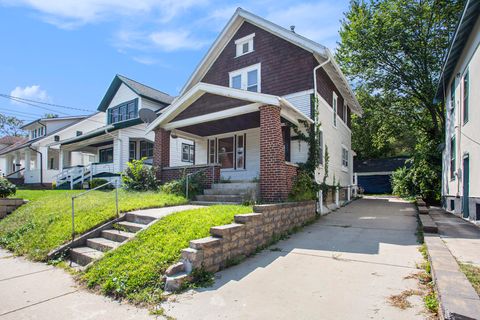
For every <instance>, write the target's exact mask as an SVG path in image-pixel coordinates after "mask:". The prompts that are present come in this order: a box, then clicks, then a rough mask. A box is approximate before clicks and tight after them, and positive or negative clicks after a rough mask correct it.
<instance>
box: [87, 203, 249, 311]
mask: <svg viewBox="0 0 480 320" xmlns="http://www.w3.org/2000/svg"><path fill="white" fill-rule="evenodd" d="M250 212H252V207H249V206H236V205H219V206H212V207H205V208H201V209H194V210H188V211H183V212H177V213H174V214H171V215H169V216H167V217H165V218H164V219H162V220H160V221H158V222H156V223H155V224H154V225H153V226H151V227H150V228H148V229H146V230H144V231H142V232H140V233H139V234H138V235H137V237H136V238H135V239H133V240H132V241H130V242H127V243H126V244H124V245H123V246H121V247H120V248H118V249H117V250H115V251H112V252H109V253H107V254H106V255H105V256H104V258H103V259H101V260H99V261H97V262H96V263H94V265H93V266H92V267H91V268H89V269H88V270H87V271H86V272H85V273H84V274H83V275H82V276H81V279H82V280H83V281H84V282H85V283H86V284H87V285H88V286H89V287H90V288H96V289H100V290H101V291H102V292H103V293H104V294H107V295H111V296H114V297H116V298H126V299H128V300H130V301H131V302H134V303H147V304H151V303H155V302H158V301H159V299H160V298H161V294H162V285H161V277H162V274H163V273H164V272H165V270H166V268H167V267H168V266H169V265H170V264H172V263H174V262H176V261H178V259H179V258H180V250H181V249H183V248H186V247H188V244H189V241H190V240H193V239H198V238H203V237H206V236H208V235H209V230H210V227H212V226H217V225H222V224H227V223H230V222H232V221H233V218H234V216H235V215H236V214H241V213H250Z"/></svg>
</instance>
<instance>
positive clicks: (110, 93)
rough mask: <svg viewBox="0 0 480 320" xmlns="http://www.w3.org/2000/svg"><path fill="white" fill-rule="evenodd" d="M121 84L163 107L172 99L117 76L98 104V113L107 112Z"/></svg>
mask: <svg viewBox="0 0 480 320" xmlns="http://www.w3.org/2000/svg"><path fill="white" fill-rule="evenodd" d="M122 83H123V84H125V85H126V86H127V87H128V88H130V89H131V90H132V91H133V92H135V93H136V94H138V95H139V96H140V97H143V98H147V99H150V100H153V101H156V102H160V103H162V104H165V105H169V104H170V103H172V101H173V97H172V96H170V95H168V94H166V93H165V92H162V91H159V90H157V89H154V88H152V87H149V86H147V85H144V84H142V83H140V82H137V81H135V80H132V79H129V78H127V77H125V76H122V75H119V74H117V75H115V77H114V78H113V80H112V83H111V84H110V87H108V90H107V93H106V94H105V96H104V97H103V99H102V101H101V102H100V105H99V106H98V111H105V110H107V108H108V105H109V104H110V102H111V101H112V99H113V97H114V96H115V94H116V93H117V90H118V88H120V85H121V84H122Z"/></svg>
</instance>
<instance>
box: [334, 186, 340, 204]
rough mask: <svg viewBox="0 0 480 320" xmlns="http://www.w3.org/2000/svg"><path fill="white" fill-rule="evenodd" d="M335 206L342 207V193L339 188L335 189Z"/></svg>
mask: <svg viewBox="0 0 480 320" xmlns="http://www.w3.org/2000/svg"><path fill="white" fill-rule="evenodd" d="M335 205H336V206H337V207H340V192H339V189H338V187H337V188H336V189H335Z"/></svg>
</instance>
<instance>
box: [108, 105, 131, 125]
mask: <svg viewBox="0 0 480 320" xmlns="http://www.w3.org/2000/svg"><path fill="white" fill-rule="evenodd" d="M135 118H138V99H134V100H131V101H127V102H125V103H122V104H119V105H118V106H115V107H112V108H109V109H108V111H107V123H108V124H111V123H116V122H120V121H125V120H130V119H135Z"/></svg>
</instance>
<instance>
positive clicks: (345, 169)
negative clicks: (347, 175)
mask: <svg viewBox="0 0 480 320" xmlns="http://www.w3.org/2000/svg"><path fill="white" fill-rule="evenodd" d="M344 151H346V155H347V159H346V160H345V158H344V155H345V152H344ZM341 159H342V170H343V171H348V166H349V165H350V151H349V150H348V148H347V147H346V146H344V145H343V144H342V158H341ZM345 161H346V166H345Z"/></svg>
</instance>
